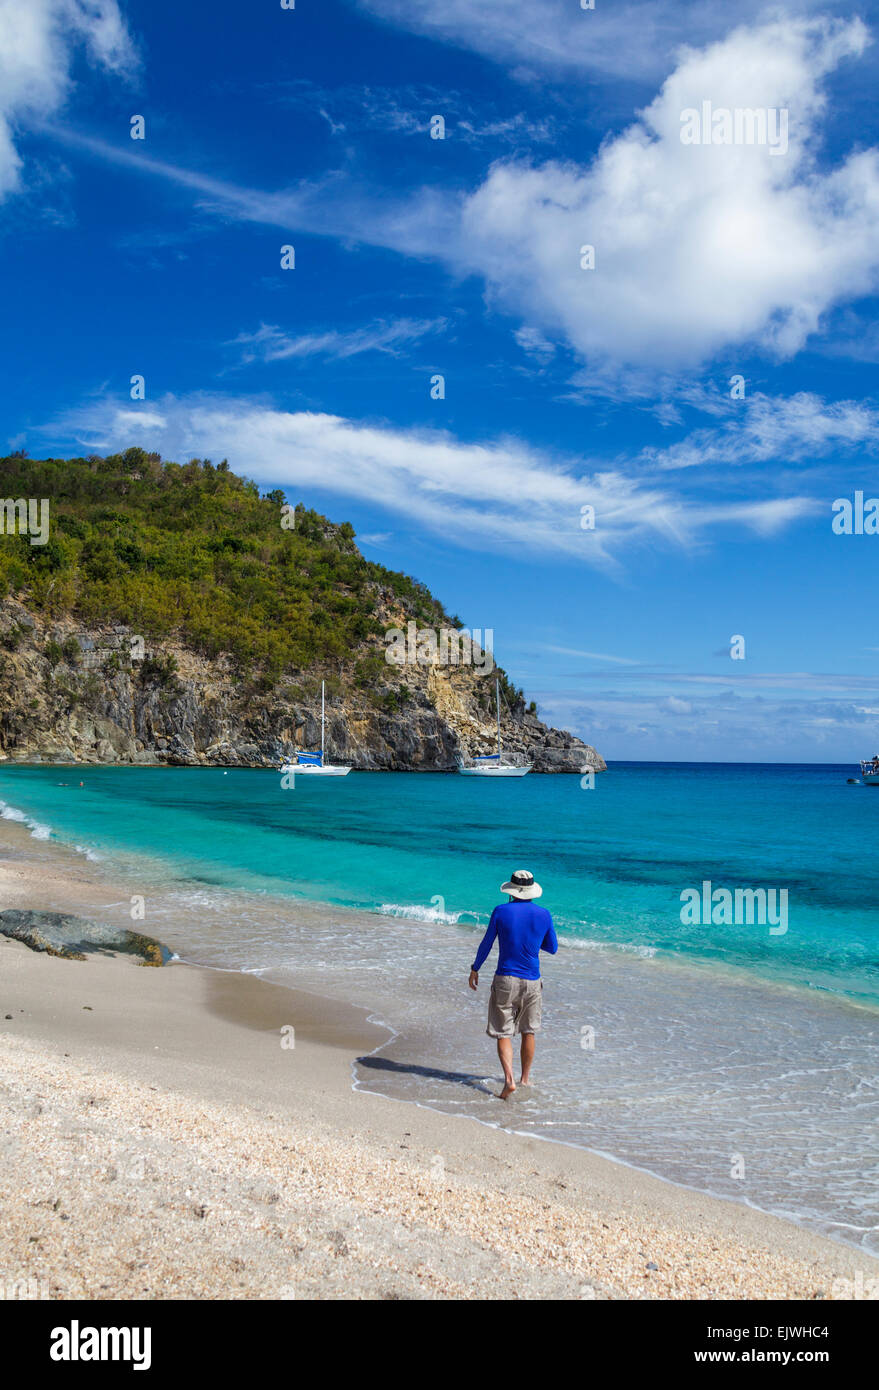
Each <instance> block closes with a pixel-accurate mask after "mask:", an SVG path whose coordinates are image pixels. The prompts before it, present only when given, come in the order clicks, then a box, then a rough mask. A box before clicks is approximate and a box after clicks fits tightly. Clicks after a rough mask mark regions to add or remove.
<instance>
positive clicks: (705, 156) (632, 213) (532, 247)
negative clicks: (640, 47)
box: [457, 20, 879, 373]
mask: <svg viewBox="0 0 879 1390" xmlns="http://www.w3.org/2000/svg"><path fill="white" fill-rule="evenodd" d="M866 42H867V35H866V31H865V29H864V26H863V25H862V24H861V22H860V21H859V20H853V21H851V22H849V23H842V22H830V21H827V20H821V21H814V22H805V21H780V22H778V23H775V24H771V25H766V26H763V27H762V28H759V29H746V28H739V29H736V30H735V31H734V32H733V33H731V34H730V35H729V36H728V37H727V38H725V39H723V40H722V41H721V42H718V43H715V44H712V45H711V46H709V47H708V48H705V49H703V50H700V51H694V50H687V51H686V52H685V53H684V54H683V56H682V58H681V61H680V64H679V66H678V67H677V68H676V69H675V71H674V72H673V73H672V74H671V76H669V78H668V79H667V80H666V82H665V84H664V85H663V87H662V89H661V91H660V92H659V94H658V95H657V97H656V98H655V100H654V101H653V102H652V103H651V104H650V105H649V106H648V107H647V108H646V110H645V111H644V112H642V114H641V117H640V119H639V120H638V121H636V122H635V123H634V124H632V125H630V126H629V127H628V128H627V129H626V130H624V131H623V132H622V133H621V134H620V135H618V136H616V137H615V138H613V139H610V140H608V141H607V142H606V143H605V144H604V145H603V146H602V148H601V150H600V151H599V153H598V154H597V156H596V157H595V159H594V160H593V161H592V163H591V164H589V165H588V166H581V165H575V164H570V163H567V164H563V163H559V162H550V163H544V164H541V165H539V166H533V165H529V164H525V163H521V162H509V161H502V162H499V163H497V164H495V165H494V166H493V168H492V169H491V171H490V172H489V175H488V177H487V178H486V179H485V181H484V183H483V184H482V186H481V187H480V188H479V189H477V190H476V191H475V192H474V193H473V194H472V195H471V196H470V197H469V198H468V199H467V201H466V203H465V205H464V208H463V211H462V218H461V237H460V241H459V244H458V248H457V250H458V255H459V257H460V260H461V262H462V264H463V265H465V266H466V267H467V268H469V269H470V270H472V271H475V272H477V273H479V274H480V275H482V276H483V277H484V278H485V280H486V282H487V284H488V286H489V290H490V294H491V296H492V298H493V299H494V301H495V302H496V303H498V304H499V305H500V306H501V307H503V308H505V309H506V310H507V311H508V312H510V313H511V314H516V315H518V316H520V317H521V318H522V319H523V320H524V321H525V322H526V323H528V324H529V325H530V326H532V327H535V328H537V329H539V330H540V331H541V332H543V333H545V334H549V335H550V336H556V337H563V338H565V339H567V340H568V342H570V344H571V345H572V346H573V347H574V348H575V349H576V351H577V352H578V353H579V354H580V355H581V356H582V357H584V358H585V359H587V360H588V361H589V363H590V365H592V366H594V369H595V370H596V372H598V373H603V372H606V371H607V367H608V364H609V363H610V364H615V365H617V366H621V365H629V366H634V367H636V368H637V367H643V366H645V365H651V366H653V367H657V366H659V365H660V364H661V366H662V368H663V369H664V370H668V369H672V370H674V369H680V368H688V367H689V368H693V367H696V366H697V365H698V364H700V363H702V362H704V361H705V360H707V359H708V358H710V357H711V356H712V355H714V354H717V353H718V352H720V351H721V350H723V349H726V348H728V347H729V346H730V345H732V344H737V345H739V344H740V345H746V346H758V347H760V348H762V349H765V350H768V351H770V352H773V353H776V354H778V355H780V356H789V355H791V354H793V353H794V352H796V351H797V350H799V349H800V348H801V347H802V346H803V344H804V343H805V341H806V339H807V337H808V336H809V334H810V333H814V332H815V331H816V330H817V329H818V327H819V323H820V320H821V315H822V314H823V313H824V312H825V311H827V310H828V309H829V308H830V307H831V306H832V305H834V304H836V303H838V302H840V301H844V300H846V299H851V298H854V297H856V296H858V295H862V294H865V293H867V292H869V291H871V290H873V289H875V288H876V285H877V283H879V274H877V272H879V246H877V243H876V237H875V225H876V219H877V215H879V151H877V150H875V149H869V150H860V151H858V152H856V153H853V154H851V155H850V156H849V157H848V158H847V159H846V160H845V161H844V162H843V163H842V164H841V165H840V166H839V167H837V168H835V169H832V170H831V171H829V172H826V173H822V172H819V170H818V169H817V167H816V165H815V162H814V137H815V134H816V130H817V126H818V122H819V118H820V115H821V112H822V110H823V106H824V95H823V91H822V79H823V78H824V77H825V76H826V74H827V73H828V72H829V71H831V70H832V69H833V68H835V67H836V66H837V65H838V64H839V63H841V62H842V61H843V60H844V59H849V58H856V57H858V56H860V55H861V53H862V52H863V50H864V47H865V45H866ZM705 100H710V101H711V103H712V106H713V108H714V109H718V108H726V109H728V110H731V111H733V110H736V109H759V108H763V109H775V110H783V109H786V110H789V113H790V117H789V120H790V134H789V146H788V149H787V151H786V153H784V154H779V153H778V152H776V153H775V154H774V155H773V153H772V152H771V151H770V147H769V146H768V145H766V144H763V145H759V144H751V145H747V144H737V145H736V144H731V145H710V146H703V145H693V144H684V143H682V141H681V131H682V120H681V117H682V113H683V112H684V111H686V110H688V109H693V108H694V109H697V110H700V111H701V108H702V102H703V101H705ZM581 246H592V247H594V248H595V268H594V269H583V268H581Z"/></svg>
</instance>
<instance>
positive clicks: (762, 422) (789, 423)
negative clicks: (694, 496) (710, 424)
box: [642, 391, 879, 470]
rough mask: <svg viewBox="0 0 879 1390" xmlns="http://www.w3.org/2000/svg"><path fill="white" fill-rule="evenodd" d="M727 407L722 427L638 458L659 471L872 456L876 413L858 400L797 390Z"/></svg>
mask: <svg viewBox="0 0 879 1390" xmlns="http://www.w3.org/2000/svg"><path fill="white" fill-rule="evenodd" d="M728 404H729V405H730V416H729V418H728V420H727V421H726V423H725V424H724V425H722V426H721V427H719V428H717V429H704V430H694V431H693V433H692V434H689V435H688V436H687V437H686V438H685V439H683V440H681V441H680V442H679V443H676V444H673V445H671V446H670V447H669V448H667V449H650V450H645V452H644V454H642V460H643V461H645V462H650V463H653V464H654V465H655V466H656V467H658V468H660V469H663V470H669V469H679V468H692V467H695V466H696V465H702V466H704V465H710V464H745V465H746V464H752V465H758V464H762V463H766V462H767V461H768V460H770V459H783V460H784V461H785V462H789V463H793V462H797V461H799V460H801V459H809V460H812V459H816V458H820V457H823V456H826V455H828V454H833V455H834V456H835V455H837V454H838V453H840V452H842V451H844V450H850V449H854V448H858V449H861V450H863V451H866V452H869V453H871V454H872V453H874V452H875V449H876V442H877V439H879V412H877V411H876V410H874V409H873V408H872V407H871V406H869V405H865V404H863V403H862V402H860V401H833V402H826V401H823V400H822V399H821V397H820V396H816V395H814V394H812V393H811V392H806V391H801V392H798V393H797V394H796V395H794V396H788V397H782V396H766V395H763V394H762V393H758V394H756V395H755V396H753V397H750V398H746V399H745V400H744V401H741V402H734V403H733V402H729V403H728Z"/></svg>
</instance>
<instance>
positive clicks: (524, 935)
mask: <svg viewBox="0 0 879 1390" xmlns="http://www.w3.org/2000/svg"><path fill="white" fill-rule="evenodd" d="M501 892H502V893H508V894H509V899H510V900H509V902H506V903H501V904H500V906H498V907H496V908H495V910H494V912H493V913H492V914H491V921H490V922H489V924H488V929H487V931H486V933H485V936H484V937H483V938H482V941H481V943H480V946H479V950H478V951H477V952H476V959H475V961H474V962H473V964H472V966H471V967H470V988H471V989H476V987H477V985H478V984H479V971H480V969H481V967H482V965H483V964H484V962H485V960H486V958H487V956H488V953H489V951H490V950H491V948H492V946H493V945H494V942H495V937H496V938H497V942H498V961H497V970H496V971H495V976H494V979H493V980H492V982H491V994H490V995H489V999H488V1027H487V1028H486V1030H485V1031H486V1033H487V1034H488V1036H489V1037H490V1038H497V1055H498V1057H499V1058H500V1063H501V1066H502V1067H503V1069H504V1089H503V1090H502V1091H501V1094H500V1098H501V1100H509V1098H510V1096H511V1095H512V1094H513V1092H514V1091H515V1089H516V1083H515V1081H514V1080H513V1038H514V1037H515V1035H516V1034H517V1033H521V1035H522V1077H521V1084H522V1085H523V1086H528V1085H530V1084H531V1064H532V1062H533V1061H534V1034H535V1033H536V1032H537V1031H538V1030H539V1028H540V1016H541V1011H542V1007H543V981H542V980H541V978H540V956H539V953H540V952H541V951H548V952H549V954H550V955H551V956H554V955H555V953H556V951H557V950H558V948H559V943H558V940H557V938H556V934H555V928H554V927H553V924H552V918H551V917H550V915H549V913H548V912H547V910H546V908H545V907H538V906H537V904H536V902H535V901H534V899H535V898H539V897H540V895H541V893H542V892H543V889H542V888H541V886H540V884H539V883H535V882H534V875H533V874H531V873H529V872H528V870H527V869H517V870H516V872H515V873H514V874H513V877H512V878H511V879H510V881H509V883H502V884H501Z"/></svg>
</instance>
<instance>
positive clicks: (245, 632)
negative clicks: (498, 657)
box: [0, 448, 604, 771]
mask: <svg viewBox="0 0 879 1390" xmlns="http://www.w3.org/2000/svg"><path fill="white" fill-rule="evenodd" d="M19 498H24V499H41V498H48V499H49V516H50V524H49V528H48V539H47V540H46V543H45V544H31V537H30V536H29V535H27V534H21V533H18V534H16V533H13V528H12V524H11V515H10V513H11V509H10V508H7V509H6V513H4V512H3V511H2V510H0V759H13V760H22V761H30V760H34V759H37V758H43V759H59V760H65V761H79V760H83V761H122V762H146V763H154V762H157V763H165V762H167V763H177V764H201V763H205V764H210V763H217V764H225V765H236V764H237V765H241V764H246V765H257V766H260V765H272V764H274V763H276V762H277V761H278V759H279V758H281V757H286V756H290V755H291V754H292V753H293V751H294V749H295V748H296V747H309V746H313V745H314V743H315V741H316V739H317V738H318V737H319V730H318V721H319V703H320V702H319V689H320V681H321V679H325V680H326V682H327V693H328V738H327V744H328V751H329V752H330V753H331V755H332V756H333V757H338V758H340V759H344V760H347V761H351V762H353V763H354V765H355V766H357V767H362V768H393V769H400V770H444V769H450V768H452V767H454V765H455V759H456V757H457V756H458V755H459V754H460V753H464V754H468V753H471V752H474V751H476V752H478V751H482V749H483V748H485V747H490V746H491V742H492V739H493V737H494V733H493V700H494V679H493V676H491V677H489V676H487V675H486V674H485V673H484V672H483V673H481V674H480V672H479V670H478V669H477V667H476V666H475V665H469V666H465V665H461V666H458V667H454V666H449V665H442V664H439V663H438V662H432V663H430V664H414V663H407V664H405V665H403V666H394V665H391V664H388V662H387V661H386V660H385V652H386V649H387V639H386V633H387V632H388V630H389V629H391V628H402V629H404V630H405V629H406V626H407V624H408V623H409V622H414V623H415V624H416V625H417V628H418V630H419V631H421V630H423V629H427V628H429V629H433V630H434V631H437V630H439V629H443V628H445V629H450V630H453V631H458V630H460V629H461V628H462V624H461V621H460V619H458V618H457V617H452V616H450V615H449V614H447V613H446V612H445V610H444V608H443V607H442V605H441V603H439V601H438V600H437V599H435V598H434V597H433V595H432V594H431V593H430V592H429V590H428V589H427V588H426V587H425V586H424V585H423V584H420V583H418V582H417V581H416V580H414V579H412V578H410V577H409V576H407V575H405V574H402V573H399V572H397V571H393V570H389V569H386V568H385V567H384V566H382V565H377V564H374V563H373V562H371V561H368V560H366V559H365V558H364V557H363V556H362V555H361V554H360V552H359V550H358V549H357V546H356V544H355V536H354V531H353V528H352V527H351V526H350V525H349V524H348V523H344V524H342V525H335V524H333V523H332V522H329V521H327V519H326V518H325V517H322V516H320V515H319V514H318V513H316V512H314V511H311V510H308V509H306V508H305V507H304V506H303V505H301V504H300V505H298V506H296V507H295V509H291V508H289V507H285V498H284V495H283V494H282V493H281V492H279V491H276V492H270V493H268V494H267V495H265V496H260V493H259V489H258V488H257V486H256V484H255V483H252V482H249V481H247V480H246V479H242V478H239V477H237V476H236V475H235V474H234V473H232V472H231V471H230V469H229V468H228V465H227V464H226V463H225V461H223V462H221V463H220V464H218V465H216V466H215V465H213V464H212V463H211V461H210V460H207V459H203V460H199V459H193V460H191V461H190V462H188V463H186V464H183V465H180V464H176V463H170V462H165V461H163V460H162V459H161V458H160V456H159V455H158V454H150V453H146V452H145V451H144V450H142V449H136V448H133V449H128V450H126V452H125V453H123V454H117V455H111V456H109V457H106V458H103V457H99V456H92V457H90V458H78V459H68V460H63V459H46V460H32V459H28V458H26V457H23V456H21V455H13V456H11V457H9V458H5V459H0V499H9V500H12V499H19ZM0 506H2V501H0ZM4 516H6V523H5V528H4ZM32 529H33V528H32ZM19 532H20V528H19ZM478 659H479V658H478V656H476V657H475V660H477V661H478ZM498 674H499V676H500V680H501V687H502V692H503V718H502V723H503V735H504V745H505V747H508V748H509V749H510V750H514V749H515V750H517V751H519V752H522V753H527V754H528V756H529V757H530V758H532V759H533V761H534V765H535V770H539V771H580V770H581V769H582V768H583V767H584V766H587V765H589V766H592V767H594V768H596V770H601V769H603V767H604V763H603V761H602V759H601V758H600V757H599V755H598V754H597V753H596V752H595V750H594V749H592V748H590V747H589V746H588V745H586V744H583V743H582V742H581V741H580V740H578V739H575V738H574V737H573V736H572V735H570V734H566V733H559V732H558V731H556V730H552V729H548V728H547V727H546V726H545V725H544V724H542V723H541V722H540V721H539V720H538V719H537V717H536V711H535V710H534V708H533V706H532V707H531V708H530V709H526V706H525V700H524V696H523V694H522V692H521V691H520V690H517V689H516V688H515V687H514V686H513V685H512V684H511V683H510V682H509V680H508V679H507V677H506V674H505V673H504V672H503V671H499V672H498Z"/></svg>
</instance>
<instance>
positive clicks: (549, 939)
mask: <svg viewBox="0 0 879 1390" xmlns="http://www.w3.org/2000/svg"><path fill="white" fill-rule="evenodd" d="M546 915H547V917H549V913H547V914H546ZM558 948H559V939H558V937H557V936H556V934H555V927H554V926H553V924H552V918H551V917H549V926H548V927H547V929H546V936H545V937H544V938H543V944H542V945H541V947H540V949H541V951H547V952H548V953H549V955H551V956H554V955H555V953H556V951H557V950H558Z"/></svg>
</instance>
